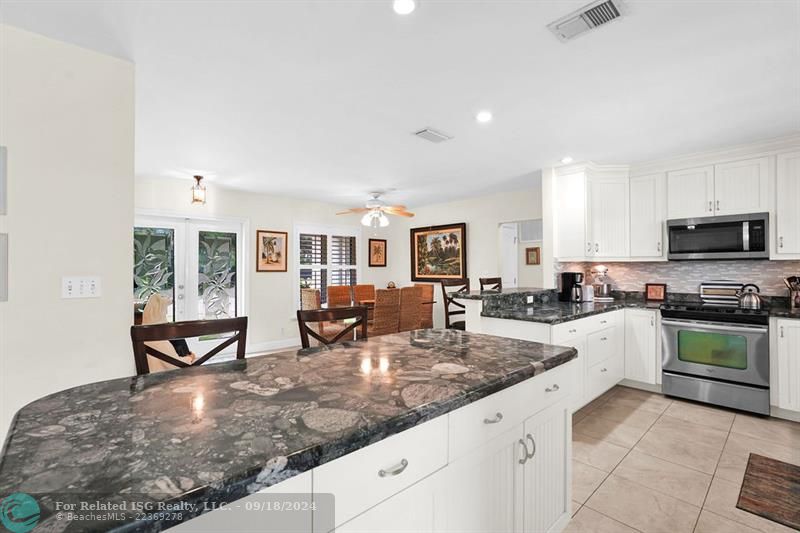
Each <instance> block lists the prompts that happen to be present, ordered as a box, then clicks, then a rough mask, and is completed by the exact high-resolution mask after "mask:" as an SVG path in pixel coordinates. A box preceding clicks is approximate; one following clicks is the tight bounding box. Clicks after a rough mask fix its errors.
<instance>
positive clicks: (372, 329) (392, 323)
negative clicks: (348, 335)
mask: <svg viewBox="0 0 800 533" xmlns="http://www.w3.org/2000/svg"><path fill="white" fill-rule="evenodd" d="M399 327H400V291H398V290H397V289H378V290H377V291H375V307H374V308H373V310H372V321H371V322H370V324H369V328H368V329H369V336H370V337H374V336H376V335H388V334H390V333H397V331H398V328H399Z"/></svg>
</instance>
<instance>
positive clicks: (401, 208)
mask: <svg viewBox="0 0 800 533" xmlns="http://www.w3.org/2000/svg"><path fill="white" fill-rule="evenodd" d="M383 207H386V208H389V209H397V210H399V211H405V210H406V209H407V208H406V206H404V205H385V206H383Z"/></svg>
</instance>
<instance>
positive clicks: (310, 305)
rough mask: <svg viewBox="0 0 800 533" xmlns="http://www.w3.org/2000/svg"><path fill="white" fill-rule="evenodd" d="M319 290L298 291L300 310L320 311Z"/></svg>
mask: <svg viewBox="0 0 800 533" xmlns="http://www.w3.org/2000/svg"><path fill="white" fill-rule="evenodd" d="M321 307H322V304H321V303H320V294H319V289H300V309H320V308H321Z"/></svg>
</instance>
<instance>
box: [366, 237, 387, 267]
mask: <svg viewBox="0 0 800 533" xmlns="http://www.w3.org/2000/svg"><path fill="white" fill-rule="evenodd" d="M369 266H371V267H385V266H386V239H370V240H369Z"/></svg>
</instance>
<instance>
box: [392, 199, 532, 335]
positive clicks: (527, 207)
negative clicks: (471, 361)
mask: <svg viewBox="0 0 800 533" xmlns="http://www.w3.org/2000/svg"><path fill="white" fill-rule="evenodd" d="M412 211H414V212H415V213H416V216H415V217H414V218H412V219H408V220H405V219H404V220H398V219H396V218H393V219H392V224H391V225H390V226H389V227H388V228H386V230H388V231H387V234H388V235H390V237H389V261H390V263H389V266H390V272H389V275H390V276H391V277H392V278H393V279H394V280H395V281H396V282H398V283H399V284H402V285H407V284H409V283H411V255H410V235H409V230H410V228H416V227H423V226H437V225H440V224H451V223H458V222H466V224H467V274H468V276H469V278H470V282H471V284H472V289H475V290H477V289H479V288H480V285H479V283H478V278H482V277H495V276H499V275H500V266H501V265H500V263H499V261H500V253H499V250H500V238H499V232H498V226H499V225H500V223H502V222H515V221H520V220H528V219H535V218H541V217H542V191H541V187H540V185H539V184H538V183H535V184H533V185H532V186H531V188H529V189H524V190H521V191H512V192H503V193H496V194H491V195H487V196H481V197H478V198H469V199H466V200H459V201H456V202H448V203H442V204H435V205H428V206H424V207H420V208H416V209H412ZM434 294H435V297H436V302H437V303H436V306H435V308H434V326H436V327H443V325H444V315H443V311H442V296H441V294H440V289H439V287H438V286H437V287H436V291H435V293H434Z"/></svg>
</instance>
